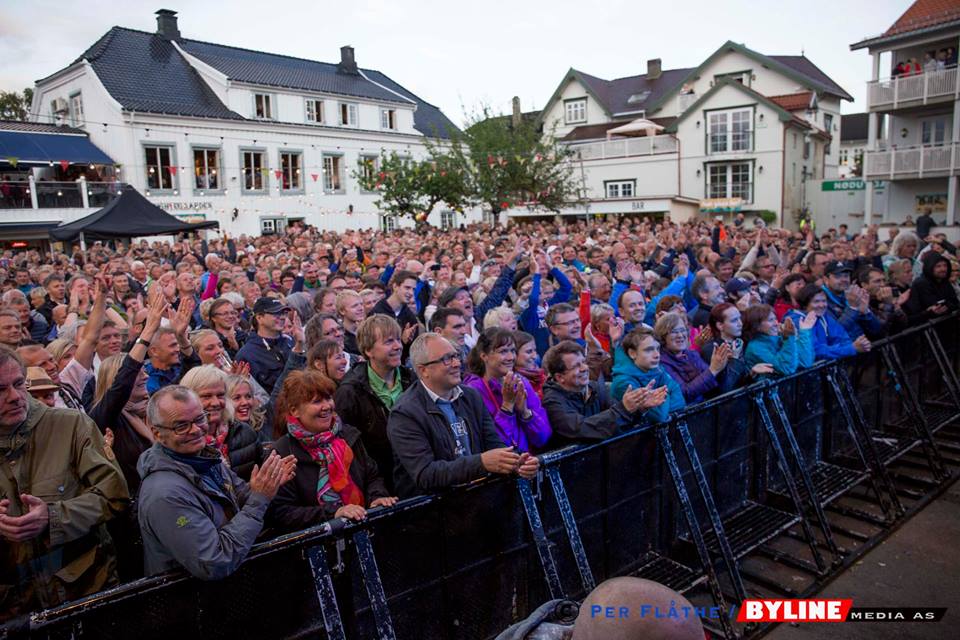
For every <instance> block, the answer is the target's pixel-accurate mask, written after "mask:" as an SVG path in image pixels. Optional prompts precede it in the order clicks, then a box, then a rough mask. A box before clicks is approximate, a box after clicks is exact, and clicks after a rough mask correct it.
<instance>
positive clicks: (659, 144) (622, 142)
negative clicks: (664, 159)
mask: <svg viewBox="0 0 960 640" xmlns="http://www.w3.org/2000/svg"><path fill="white" fill-rule="evenodd" d="M570 150H571V151H573V153H574V157H573V159H574V160H580V159H582V160H585V161H586V160H610V159H613V158H631V157H634V156H652V155H658V154H665V153H677V139H676V138H674V137H673V136H644V137H640V138H622V139H619V140H607V141H606V142H588V143H585V144H571V145H570Z"/></svg>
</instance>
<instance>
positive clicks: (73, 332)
mask: <svg viewBox="0 0 960 640" xmlns="http://www.w3.org/2000/svg"><path fill="white" fill-rule="evenodd" d="M85 324H87V321H86V320H77V321H76V322H71V323H70V324H65V325H63V326H62V327H60V329H58V330H57V337H58V338H63V339H64V340H69V341H70V342H73V343H76V342H78V340H77V334H78V333H79V331H80V327H82V326H84V325H85Z"/></svg>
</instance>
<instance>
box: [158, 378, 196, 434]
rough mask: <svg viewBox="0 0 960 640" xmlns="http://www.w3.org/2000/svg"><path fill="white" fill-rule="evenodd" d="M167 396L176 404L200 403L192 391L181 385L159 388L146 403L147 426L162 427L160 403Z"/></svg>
mask: <svg viewBox="0 0 960 640" xmlns="http://www.w3.org/2000/svg"><path fill="white" fill-rule="evenodd" d="M168 396H169V397H170V398H172V399H173V400H176V401H177V402H190V400H196V401H197V403H198V404H199V402H200V398H199V397H197V394H196V393H194V392H193V389H190V388H188V387H185V386H183V385H180V384H169V385H167V386H165V387H160V389H158V390H157V391H156V392H154V394H153V395H152V396H150V401H149V402H148V403H147V423H148V424H149V425H151V426H155V425H156V426H164V425H163V415H162V412H161V411H160V403H161V402H163V401H164V399H166V398H167V397H168Z"/></svg>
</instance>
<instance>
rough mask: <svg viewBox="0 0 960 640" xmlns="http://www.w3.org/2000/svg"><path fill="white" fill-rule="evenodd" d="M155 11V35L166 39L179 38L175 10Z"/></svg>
mask: <svg viewBox="0 0 960 640" xmlns="http://www.w3.org/2000/svg"><path fill="white" fill-rule="evenodd" d="M156 13H157V35H158V36H160V37H161V38H164V39H166V40H179V39H180V29H178V28H177V12H176V11H171V10H170V9H160V10H159V11H157V12H156Z"/></svg>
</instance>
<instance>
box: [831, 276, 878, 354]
mask: <svg viewBox="0 0 960 640" xmlns="http://www.w3.org/2000/svg"><path fill="white" fill-rule="evenodd" d="M823 293H824V295H826V296H827V311H828V313H831V314H832V315H833V318H834V319H835V320H836V321H837V322H839V323H840V324H841V325H843V328H844V329H845V330H846V331H847V335H848V336H850V339H851V340H856V339H857V338H859V337H860V336H862V335H863V334H864V333H868V334H870V335H874V336H876V335H882V334H883V323H882V322H880V319H879V318H877V316H875V315H874V314H873V310H871V309H868V310H867V312H866V313H861V312H860V311H859V310H858V309H854V308H853V307H851V306H850V305H849V304H848V303H847V297H846V296H845V295H844V294H840V295H837V294H835V293H834V292H833V291H831V290H830V288H829V287H827V286H826V285H824V286H823Z"/></svg>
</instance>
